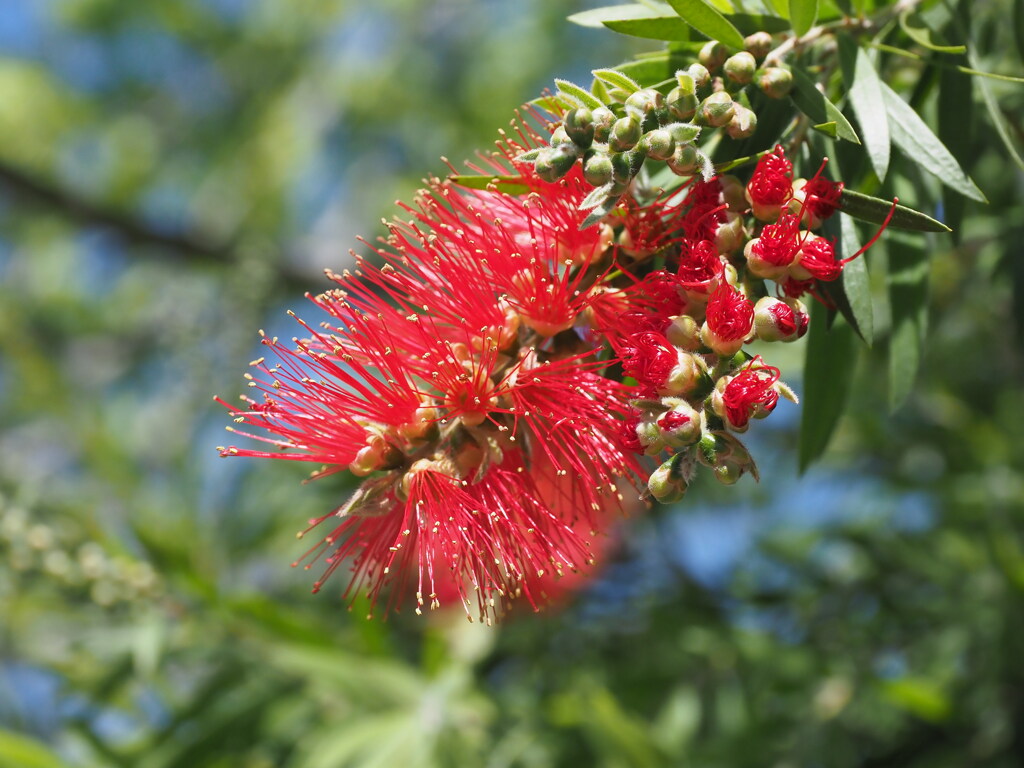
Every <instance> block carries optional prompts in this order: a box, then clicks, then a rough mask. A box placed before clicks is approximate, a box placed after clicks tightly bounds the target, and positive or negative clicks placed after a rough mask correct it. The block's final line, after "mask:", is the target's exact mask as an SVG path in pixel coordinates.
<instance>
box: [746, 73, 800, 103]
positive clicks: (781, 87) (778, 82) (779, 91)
mask: <svg viewBox="0 0 1024 768" xmlns="http://www.w3.org/2000/svg"><path fill="white" fill-rule="evenodd" d="M754 79H755V81H756V82H757V87H758V88H760V89H761V90H762V91H764V94H765V96H767V97H768V98H770V99H782V98H785V97H786V96H788V95H789V92H790V91H791V90H792V89H793V75H792V74H791V73H790V72H789V70H787V69H783V68H782V67H765V68H764V69H760V70H758V71H757V73H756V74H755V75H754Z"/></svg>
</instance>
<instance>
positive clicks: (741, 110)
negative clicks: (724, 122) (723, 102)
mask: <svg viewBox="0 0 1024 768" xmlns="http://www.w3.org/2000/svg"><path fill="white" fill-rule="evenodd" d="M733 106H734V107H735V109H734V111H733V113H732V120H730V121H729V125H728V126H726V129H725V131H726V133H728V134H729V136H731V137H732V138H734V139H746V138H749V137H751V136H753V135H754V131H756V130H757V115H756V114H754V112H753V111H752V110H749V109H747V108H746V107H744V106H743V105H742V104H734V105H733Z"/></svg>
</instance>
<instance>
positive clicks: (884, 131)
mask: <svg viewBox="0 0 1024 768" xmlns="http://www.w3.org/2000/svg"><path fill="white" fill-rule="evenodd" d="M837 39H838V41H839V60H840V63H841V65H842V70H843V80H844V82H845V83H846V90H847V93H848V94H849V99H850V104H851V105H852V106H853V112H854V114H855V115H857V122H858V123H860V135H861V136H862V137H863V140H864V149H865V150H866V152H867V155H868V160H870V161H871V167H872V168H873V169H874V171H875V176H877V177H878V179H879V181H884V180H885V175H886V173H888V170H889V153H890V149H891V147H890V141H891V140H890V137H889V122H888V118H887V117H886V112H885V100H884V98H883V96H882V82H881V80H880V79H879V77H878V73H877V72H876V71H875V67H874V65H873V64H872V63H871V60H870V59H869V58H868V55H867V53H865V51H864V49H863V48H860V47H859V46H858V45H857V44H856V43H855V42H854V41H853V40H852V39H851V38H850V37H849V36H847V35H837Z"/></svg>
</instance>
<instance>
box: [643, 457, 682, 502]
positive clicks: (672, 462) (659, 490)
mask: <svg viewBox="0 0 1024 768" xmlns="http://www.w3.org/2000/svg"><path fill="white" fill-rule="evenodd" d="M687 485H688V483H687V480H686V472H685V468H684V464H683V456H682V454H678V453H677V454H676V455H675V456H673V457H672V458H670V459H668V460H667V461H666V462H665V463H664V464H662V465H661V466H660V467H658V468H657V469H656V470H654V472H653V473H652V474H651V477H650V479H649V480H648V481H647V490H648V491H649V492H650V494H651V496H653V497H654V498H656V499H657V500H658V501H660V502H661V503H663V504H671V503H672V502H674V501H679V500H680V499H681V498H683V496H684V495H685V494H686V488H687Z"/></svg>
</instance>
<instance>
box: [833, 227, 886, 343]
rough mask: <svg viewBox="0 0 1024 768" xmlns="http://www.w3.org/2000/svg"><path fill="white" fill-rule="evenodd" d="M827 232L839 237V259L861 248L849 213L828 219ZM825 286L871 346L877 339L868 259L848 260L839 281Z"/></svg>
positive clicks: (837, 250) (846, 316)
mask: <svg viewBox="0 0 1024 768" xmlns="http://www.w3.org/2000/svg"><path fill="white" fill-rule="evenodd" d="M824 234H825V236H826V237H828V238H830V239H834V240H835V244H836V245H835V250H836V258H837V259H842V258H845V257H847V256H851V255H853V254H855V253H857V251H859V250H860V238H859V237H858V235H857V226H856V224H855V222H854V220H853V219H852V218H850V217H849V216H846V215H842V214H840V215H837V216H833V217H832V218H830V219H828V220H827V221H826V222H825V229H824ZM821 287H822V289H823V290H824V292H825V294H826V295H827V296H828V297H829V298H830V299H831V300H832V302H833V303H834V304H835V306H836V309H838V310H839V313H840V314H841V315H842V316H843V317H844V318H846V321H847V322H848V323H849V324H850V326H851V327H852V328H853V330H854V331H856V333H857V335H858V336H860V337H861V339H863V340H864V343H865V344H867V345H868V346H869V347H870V346H871V344H872V343H873V342H874V333H875V328H874V325H875V323H874V312H873V307H872V302H871V283H870V277H869V275H868V267H867V261H866V259H865V258H864V257H863V256H861V257H859V258H856V259H854V260H853V261H851V262H849V263H847V264H846V266H845V267H843V273H842V276H841V277H840V279H839V280H834V281H832V282H831V283H822V284H821Z"/></svg>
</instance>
